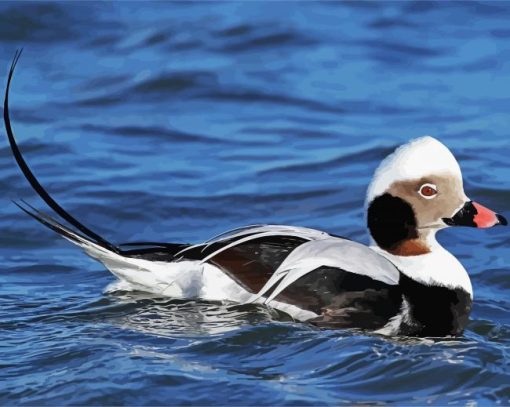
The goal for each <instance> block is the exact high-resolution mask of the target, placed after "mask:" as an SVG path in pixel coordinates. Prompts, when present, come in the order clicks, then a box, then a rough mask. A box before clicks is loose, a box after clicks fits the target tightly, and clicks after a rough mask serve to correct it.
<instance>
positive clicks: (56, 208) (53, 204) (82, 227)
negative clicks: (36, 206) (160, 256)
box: [4, 49, 118, 252]
mask: <svg viewBox="0 0 510 407" xmlns="http://www.w3.org/2000/svg"><path fill="white" fill-rule="evenodd" d="M21 52H22V49H21V50H18V51H16V53H15V54H14V59H13V61H12V64H11V68H10V70H9V76H8V79H7V87H6V89H5V99H4V123H5V131H6V132H7V137H8V139H9V144H10V145H11V150H12V154H13V155H14V158H15V159H16V162H17V163H18V166H19V168H20V169H21V171H22V172H23V175H25V178H26V179H27V180H28V182H29V183H30V185H31V186H32V188H33V189H34V190H35V192H37V194H38V195H39V196H40V197H41V198H42V200H43V201H44V202H46V204H47V205H48V206H49V207H50V208H51V209H53V210H54V211H55V212H56V213H57V214H58V215H60V216H61V217H62V218H63V219H65V220H66V221H67V222H69V224H71V225H73V226H74V227H75V228H77V229H78V230H79V231H80V232H82V233H83V234H84V235H86V236H88V238H90V239H92V240H93V241H94V242H95V243H97V244H98V245H100V246H103V247H104V248H106V249H108V250H111V251H114V252H118V249H117V248H116V247H115V246H114V245H112V244H111V243H110V242H108V241H107V240H105V239H103V238H102V237H101V236H99V235H98V234H97V233H94V232H93V231H92V230H90V229H89V228H87V227H86V226H85V225H83V224H82V223H81V222H79V221H78V220H77V219H75V218H74V217H73V216H71V215H70V214H69V213H68V212H67V211H66V210H65V209H64V208H62V207H61V206H60V205H59V204H58V203H57V202H56V201H55V200H54V199H53V198H52V197H51V196H50V195H49V194H48V192H46V190H45V189H44V188H43V187H42V185H41V184H40V183H39V181H38V180H37V178H36V177H35V175H34V174H33V172H32V171H31V170H30V168H29V166H28V164H27V163H26V161H25V159H24V158H23V156H22V154H21V151H20V149H19V147H18V145H17V144H16V140H15V137H14V133H13V131H12V126H11V120H10V117H9V89H10V87H11V81H12V77H13V74H14V69H15V68H16V64H17V63H18V60H19V58H20V56H21ZM22 209H23V208H22ZM54 230H55V229H54Z"/></svg>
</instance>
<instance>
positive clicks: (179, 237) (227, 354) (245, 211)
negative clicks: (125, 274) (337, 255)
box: [0, 2, 510, 405]
mask: <svg viewBox="0 0 510 407" xmlns="http://www.w3.org/2000/svg"><path fill="white" fill-rule="evenodd" d="M509 17H510V3H502V2H500V3H497V2H492V3H475V2H470V3H461V2H451V3H428V2H427V3H425V2H422V3H411V2H401V3H367V2H356V3H341V4H340V3H266V4H260V3H167V4H163V3H157V4H138V3H122V4H119V3H103V4H99V3H78V4H76V3H55V4H45V3H1V4H0V59H1V65H0V66H3V67H4V68H3V69H4V70H3V72H4V78H5V77H6V74H7V69H8V66H9V64H10V60H11V58H12V57H13V55H14V51H15V49H16V48H18V47H21V46H23V47H24V55H23V57H22V59H21V61H20V63H19V66H18V71H17V72H16V76H15V80H14V84H13V89H12V100H11V104H12V116H13V121H14V127H15V131H16V133H17V134H18V139H19V141H20V144H21V145H22V148H23V151H24V152H25V154H26V156H27V159H28V161H29V163H30V164H31V166H32V168H33V169H34V171H35V172H36V174H37V175H38V176H39V177H40V179H41V181H42V183H43V184H44V185H46V186H47V188H48V189H49V190H50V192H51V193H52V194H54V196H55V197H56V199H57V200H58V201H59V202H61V203H62V205H63V206H64V207H65V208H66V209H68V210H69V211H70V212H71V213H72V214H74V215H75V216H76V217H78V218H79V219H80V220H82V221H83V222H84V223H85V224H87V225H88V226H90V227H92V228H93V229H95V230H97V231H98V232H99V233H101V234H103V235H104V236H105V237H107V238H108V239H109V240H112V241H113V242H117V243H120V242H125V241H129V240H135V241H140V240H149V241H150V240H156V241H165V240H166V241H172V242H194V241H198V240H203V239H207V238H208V237H210V236H212V235H214V234H216V233H219V232H222V231H223V230H225V229H228V228H232V227H236V226H241V225H244V224H253V223H260V222H264V223H284V224H293V225H303V226H309V227H315V228H319V229H324V230H327V231H330V232H332V233H337V234H342V235H345V236H348V237H350V238H353V239H357V240H360V241H364V242H366V241H367V237H366V234H365V231H364V226H363V200H364V193H365V188H366V185H367V183H368V182H369V180H370V177H371V174H372V172H373V170H374V169H375V167H376V166H377V164H378V162H379V161H380V160H381V159H382V158H383V157H384V156H385V155H386V154H388V153H389V152H390V151H391V150H392V149H394V148H395V147H396V146H397V145H399V144H400V143H402V142H405V141H407V140H408V139H410V138H413V137H417V136H421V135H423V134H431V135H435V136H437V137H439V138H440V139H441V140H442V141H443V142H445V143H446V144H447V145H448V146H449V147H450V148H451V149H452V150H453V151H454V153H455V154H456V156H457V157H458V159H459V160H460V162H461V166H462V168H463V171H464V177H465V187H466V190H467V192H468V194H469V195H470V196H471V197H472V198H474V199H476V200H478V201H480V202H482V203H484V204H486V205H487V206H489V207H493V208H494V209H497V210H498V211H500V212H502V213H505V212H506V214H507V215H508V214H509V213H510V210H509V205H508V202H509V200H510V192H509V187H510V184H509V181H508V177H509V175H510V171H509V169H508V154H509V147H510V141H509V137H508V127H509V126H508V110H509V107H510V97H509V95H508V92H509V84H510V80H509V75H510V62H509V61H510V58H509V56H510V42H509V39H510V29H509V28H508V20H509ZM4 83H5V82H4ZM0 152H1V154H0V174H1V177H0V187H1V190H2V195H3V204H2V206H1V208H2V209H1V211H0V228H1V233H0V241H1V245H0V258H1V262H2V265H3V267H2V272H1V273H0V283H1V286H0V287H1V288H0V289H1V295H0V403H1V404H32V405H33V404H38V405H41V404H42V405H53V404H80V405H85V404H87V405H89V404H132V405H141V404H145V405H148V404H150V405H160V404H177V405H183V404H196V405H202V404H207V405H224V404H243V405H245V404H249V405H271V404H276V403H278V404H292V405H296V404H300V405H302V404H318V405H324V404H335V405H338V404H343V403H346V404H353V403H358V402H360V403H376V402H377V403H391V402H398V403H400V404H426V403H435V404H446V403H460V404H470V405H472V404H473V403H478V404H482V405H486V404H493V403H502V404H508V403H509V402H510V369H509V362H510V355H509V352H510V316H509V311H510V300H509V292H510V277H509V274H508V271H509V270H508V259H510V250H509V242H510V239H509V234H508V233H509V232H508V229H505V228H496V229H493V230H488V231H481V230H468V229H456V230H449V231H445V232H443V233H442V234H441V236H440V238H441V241H442V242H443V243H444V244H445V245H446V246H447V247H448V248H449V249H450V250H451V251H452V252H453V253H455V255H457V256H458V258H459V259H460V260H461V261H462V262H463V263H464V265H465V266H466V268H467V269H468V271H469V272H470V274H471V277H472V280H473V286H474V290H475V305H474V310H473V313H472V317H471V322H470V324H469V326H468V329H467V330H466V332H465V335H464V337H462V338H459V339H457V340H444V341H432V340H414V339H394V340H391V339H386V338H382V337H378V336H371V335H367V334H364V333H361V332H353V331H320V330H317V329H314V328H312V327H310V326H307V325H306V324H298V323H295V322H292V321H291V320H290V319H289V318H288V317H286V316H285V315H283V314H280V313H277V312H275V311H273V310H270V309H267V308H263V307H254V306H239V305H232V304H218V303H205V302H196V301H175V300H171V299H168V298H155V297H153V296H150V295H147V294H144V293H126V292H119V291H111V290H108V289H107V287H108V286H109V284H111V283H112V282H114V277H113V276H112V275H110V274H109V273H108V272H107V271H105V270H104V269H103V267H102V266H101V265H99V264H97V263H95V262H93V261H92V260H90V259H88V258H87V257H85V256H84V255H83V254H82V253H80V252H79V251H78V250H76V249H75V248H74V247H72V246H71V245H70V244H68V243H67V242H66V241H64V240H63V239H60V238H58V237H56V236H55V235H53V234H52V233H51V232H49V231H47V230H45V229H43V228H41V227H39V225H37V224H36V223H34V222H33V221H32V220H31V219H29V218H27V217H26V216H24V214H22V213H20V212H19V211H18V210H17V208H16V207H15V206H14V205H12V204H11V203H10V201H9V199H17V198H25V199H28V200H29V201H30V202H32V203H36V204H37V205H39V206H40V207H42V204H41V203H40V202H39V201H38V200H37V199H36V197H35V196H34V193H32V192H31V191H30V188H29V186H28V184H27V182H26V181H25V180H24V179H23V178H22V177H21V175H20V174H19V171H18V169H17V168H16V167H15V164H14V161H13V160H12V158H11V157H10V152H9V149H8V147H7V142H6V140H5V139H4V140H3V141H2V144H1V145H0Z"/></svg>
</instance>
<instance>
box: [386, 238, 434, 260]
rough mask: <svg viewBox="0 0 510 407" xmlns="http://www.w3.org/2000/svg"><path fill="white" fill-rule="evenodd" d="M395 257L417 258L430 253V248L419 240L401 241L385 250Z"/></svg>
mask: <svg viewBox="0 0 510 407" xmlns="http://www.w3.org/2000/svg"><path fill="white" fill-rule="evenodd" d="M386 251H388V252H389V253H391V254H393V255H395V256H419V255H420V254H427V253H430V248H429V247H428V246H427V245H426V244H425V243H424V242H423V241H422V240H419V239H407V240H402V241H401V242H399V243H398V244H397V245H395V246H394V247H392V248H389V249H386Z"/></svg>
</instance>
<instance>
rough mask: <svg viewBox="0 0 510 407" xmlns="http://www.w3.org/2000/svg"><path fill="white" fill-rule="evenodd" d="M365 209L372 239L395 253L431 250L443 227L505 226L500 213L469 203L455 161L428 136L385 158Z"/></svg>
mask: <svg viewBox="0 0 510 407" xmlns="http://www.w3.org/2000/svg"><path fill="white" fill-rule="evenodd" d="M366 207H367V225H368V228H369V231H370V234H371V236H372V238H373V240H374V241H375V243H376V244H377V245H378V246H379V247H380V248H382V249H383V250H385V251H387V252H389V253H391V254H395V255H399V256H414V255H420V254H425V253H429V252H430V251H431V246H432V245H433V243H435V239H434V235H435V232H436V231H437V230H439V229H442V228H445V227H447V226H454V225H462V226H476V227H491V226H494V225H496V224H506V220H505V219H504V218H503V217H502V216H500V215H497V214H495V213H494V212H492V211H490V210H488V209H487V208H484V207H483V206H481V205H479V204H477V203H474V202H471V201H469V199H468V198H467V196H466V194H465V193H464V188H463V182H462V174H461V171H460V167H459V164H458V163H457V160H456V159H455V157H454V156H453V154H452V153H451V152H450V150H448V148H447V147H446V146H445V145H444V144H442V143H441V142H439V141H438V140H436V139H435V138H433V137H429V136H426V137H421V138H418V139H415V140H412V141H410V142H409V143H407V144H404V145H403V146H401V147H399V148H397V149H396V150H395V152H394V153H393V154H391V155H389V156H388V157H387V158H386V159H385V160H383V162H382V163H381V165H380V166H379V168H378V169H377V170H376V172H375V174H374V178H373V180H372V183H371V184H370V186H369V188H368V192H367V200H366Z"/></svg>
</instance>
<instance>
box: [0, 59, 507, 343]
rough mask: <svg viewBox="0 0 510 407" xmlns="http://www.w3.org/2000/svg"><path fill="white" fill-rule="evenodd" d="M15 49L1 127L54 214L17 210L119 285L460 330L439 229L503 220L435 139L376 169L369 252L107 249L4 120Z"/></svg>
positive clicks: (303, 237)
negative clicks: (471, 192) (33, 164)
mask: <svg viewBox="0 0 510 407" xmlns="http://www.w3.org/2000/svg"><path fill="white" fill-rule="evenodd" d="M20 54H21V52H17V53H16V55H15V58H14V60H13V62H12V65H11V67H10V71H9V74H8V79H7V86H6V91H5V99H4V123H5V130H6V133H7V138H8V141H9V144H10V147H11V151H12V154H13V157H14V159H15V161H16V163H17V165H18V166H19V168H20V170H21V172H22V173H23V175H24V176H25V178H26V179H27V181H28V183H29V184H30V185H31V187H32V188H33V189H34V191H35V192H36V193H37V194H38V195H39V196H40V198H41V199H42V200H43V201H44V202H45V203H46V204H47V206H48V209H50V210H51V211H52V212H53V214H48V213H47V212H44V211H41V210H39V209H37V208H36V207H34V206H32V205H31V204H29V203H28V202H26V201H25V200H19V201H14V203H15V204H16V205H17V206H18V207H19V208H20V209H21V210H22V211H23V212H25V213H26V214H27V215H29V216H30V217H32V218H34V219H35V220H36V221H38V222H39V223H41V224H42V225H44V226H45V227H47V228H49V229H51V230H52V231H54V232H56V233H57V234H58V235H60V236H62V237H63V238H65V239H67V240H68V241H70V242H71V243H73V244H75V245H77V246H78V247H79V248H81V249H82V250H83V251H84V252H85V253H86V254H87V255H88V256H90V257H92V258H93V259H95V260H97V261H99V262H100V263H102V264H103V265H104V267H105V268H106V269H108V270H109V271H110V272H111V273H112V274H113V275H114V276H115V277H117V281H118V284H119V287H122V288H123V289H127V290H141V291H145V292H150V293H153V294H156V295H161V296H165V297H171V298H176V299H202V300H206V301H223V302H227V303H240V304H264V305H266V306H268V307H272V308H274V309H277V310H279V311H281V312H284V313H286V314H288V315H289V316H291V317H292V318H293V319H294V320H296V321H302V322H305V323H309V324H311V325H314V326H317V327H319V328H325V329H360V330H366V331H371V332H374V333H377V334H382V335H389V336H416V337H447V336H459V335H462V332H463V330H464V329H465V327H466V324H467V323H468V321H469V314H470V311H471V308H472V305H473V288H472V285H471V281H470V278H469V275H468V273H467V272H466V270H465V268H464V267H463V266H462V264H461V263H460V262H459V260H458V259H457V258H456V257H455V256H454V255H452V254H451V253H450V252H448V251H447V250H446V249H445V248H444V247H443V246H441V244H439V242H438V241H437V239H436V234H437V232H438V231H440V230H442V229H445V228H449V227H457V226H467V227H475V228H482V229H483V228H491V227H493V226H496V225H507V220H506V219H505V218H504V217H503V216H502V215H500V214H497V213H495V212H493V211H492V210H490V209H488V208H486V207H484V206H482V205H481V204H479V203H477V202H474V201H472V200H470V199H469V198H468V197H467V196H466V194H465V193H464V187H463V179H462V173H461V169H460V166H459V164H458V162H457V160H456V159H455V157H454V155H453V154H452V153H451V151H450V150H449V149H448V148H447V147H446V146H445V145H444V144H443V143H441V142H440V141H439V140H437V139H436V138H433V137H430V136H425V137H420V138H417V139H413V140H411V141H409V142H408V143H406V144H404V145H402V146H399V147H398V148H396V150H395V151H394V152H393V153H392V154H390V155H389V156H388V157H386V158H385V159H384V160H383V161H382V162H381V164H380V165H379V167H378V168H377V170H376V171H375V173H374V176H373V179H372V181H371V183H370V185H369V186H368V190H367V195H366V203H365V215H366V216H365V221H366V227H367V230H368V234H369V236H370V244H369V245H364V244H362V243H358V242H355V241H352V240H350V239H347V238H345V237H341V236H339V235H335V234H331V233H327V232H324V231H320V230H315V229H311V228H307V227H300V226H287V225H273V224H258V225H249V226H244V227H240V228H237V229H234V230H230V231H227V232H225V233H222V234H220V235H217V236H214V237H212V238H211V239H209V240H207V241H205V242H202V243H198V244H182V243H161V242H128V243H123V244H113V243H111V242H110V241H108V240H106V239H105V238H104V237H102V236H100V235H99V234H97V233H96V232H94V231H92V230H91V229H89V228H88V227H87V226H85V225H84V224H83V223H82V222H80V221H78V220H77V219H76V218H75V217H74V216H73V215H71V214H70V213H69V212H68V211H66V210H65V209H64V208H63V207H62V206H61V205H60V204H58V203H57V201H55V200H54V198H53V197H52V196H50V194H49V193H48V192H47V191H46V189H45V188H44V187H43V186H42V184H41V183H40V182H39V180H38V179H37V178H36V177H35V175H34V173H33V172H32V170H31V169H30V167H29V166H28V164H27V162H26V160H25V158H24V156H23V155H22V153H21V150H20V148H19V146H18V144H17V142H16V138H15V135H14V132H13V129H12V124H11V120H10V115H9V91H10V87H11V82H12V78H13V74H14V70H15V67H16V64H17V62H18V60H19V57H20Z"/></svg>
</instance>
